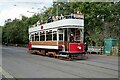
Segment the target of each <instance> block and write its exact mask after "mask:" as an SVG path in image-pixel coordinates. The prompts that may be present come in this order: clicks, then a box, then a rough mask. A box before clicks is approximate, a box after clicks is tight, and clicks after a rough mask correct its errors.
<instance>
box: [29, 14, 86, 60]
mask: <svg viewBox="0 0 120 80" xmlns="http://www.w3.org/2000/svg"><path fill="white" fill-rule="evenodd" d="M83 40H84V17H83V15H82V18H79V19H62V20H58V21H53V22H50V23H45V24H42V25H37V26H35V27H31V28H29V45H28V48H29V51H30V52H31V53H38V54H42V55H47V56H54V57H56V58H64V59H68V60H69V59H86V58H87V54H86V52H85V50H84V41H83Z"/></svg>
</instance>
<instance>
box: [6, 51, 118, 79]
mask: <svg viewBox="0 0 120 80" xmlns="http://www.w3.org/2000/svg"><path fill="white" fill-rule="evenodd" d="M10 51H12V49H10V50H9V51H7V53H5V54H6V55H5V56H9V57H14V58H8V60H9V59H10V61H15V60H16V63H17V64H18V63H19V64H21V63H22V62H24V63H27V64H28V65H29V64H32V65H36V66H37V67H40V66H41V67H45V68H46V69H50V70H51V71H58V72H60V73H65V74H68V75H73V76H76V77H79V78H90V77H92V76H93V77H95V76H94V75H92V74H89V73H93V74H95V73H97V74H100V77H102V75H103V74H105V75H106V76H112V77H115V76H117V75H116V74H112V73H111V72H112V71H113V73H114V72H116V70H114V69H109V68H106V67H105V68H104V67H101V66H95V65H90V64H86V63H82V62H81V61H79V62H77V61H64V60H59V59H55V58H50V57H47V56H41V55H40V56H39V55H31V54H29V53H27V52H26V53H24V54H22V52H20V53H21V54H16V53H15V52H16V51H14V52H13V53H10V54H9V52H10ZM26 54H27V55H26ZM28 54H29V55H28ZM17 56H18V57H17ZM25 65H26V64H25ZM97 69H99V70H97ZM101 69H102V70H101ZM40 70H41V69H39V68H38V71H40ZM104 70H106V71H104ZM107 71H108V72H107ZM109 71H110V73H109ZM97 74H96V75H97ZM103 76H104V75H103ZM98 77H99V76H98Z"/></svg>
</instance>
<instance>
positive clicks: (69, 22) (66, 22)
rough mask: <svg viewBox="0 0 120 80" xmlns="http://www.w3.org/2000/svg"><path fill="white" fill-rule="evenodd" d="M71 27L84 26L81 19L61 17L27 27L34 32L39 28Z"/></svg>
mask: <svg viewBox="0 0 120 80" xmlns="http://www.w3.org/2000/svg"><path fill="white" fill-rule="evenodd" d="M65 27H67V28H73V27H75V28H76V27H81V28H83V27H84V20H83V19H63V20H58V21H54V22H50V23H45V24H42V25H39V26H36V27H31V28H29V32H30V33H31V32H35V31H39V30H47V29H57V28H65Z"/></svg>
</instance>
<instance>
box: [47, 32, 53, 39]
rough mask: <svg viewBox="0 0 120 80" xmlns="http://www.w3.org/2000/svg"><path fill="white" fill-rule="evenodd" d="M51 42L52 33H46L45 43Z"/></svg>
mask: <svg viewBox="0 0 120 80" xmlns="http://www.w3.org/2000/svg"><path fill="white" fill-rule="evenodd" d="M51 40H52V32H48V33H47V32H46V41H51Z"/></svg>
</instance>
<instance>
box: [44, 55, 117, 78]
mask: <svg viewBox="0 0 120 80" xmlns="http://www.w3.org/2000/svg"><path fill="white" fill-rule="evenodd" d="M47 58H49V57H47ZM42 60H44V61H47V62H52V63H57V64H61V65H64V66H69V67H74V68H80V67H79V66H74V65H72V64H71V65H70V64H64V63H60V62H57V61H55V62H54V61H51V60H46V59H42ZM58 60H59V59H58ZM60 61H63V60H60ZM73 63H79V62H76V61H74V62H73ZM81 64H84V65H89V66H93V67H99V68H104V69H108V70H112V71H118V70H114V69H110V68H106V67H101V66H96V65H92V64H86V63H81ZM53 69H54V68H53ZM82 69H85V68H84V67H82ZM88 70H89V69H88ZM94 71H96V72H102V71H98V70H94ZM102 73H105V72H102ZM105 74H109V75H113V74H110V73H105ZM113 76H115V75H113ZM83 78H85V77H83Z"/></svg>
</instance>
